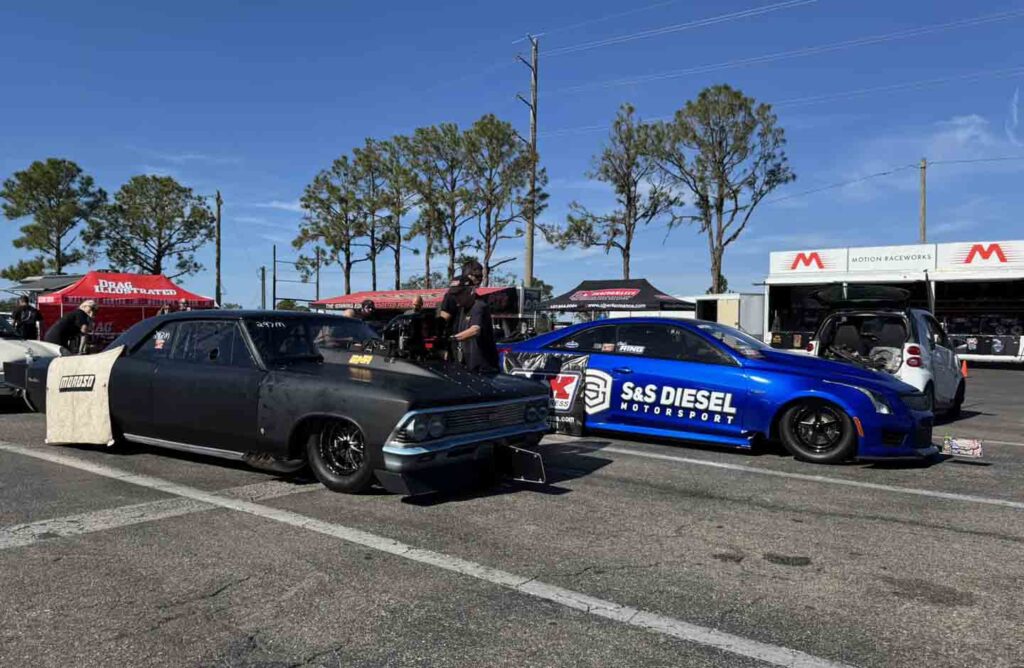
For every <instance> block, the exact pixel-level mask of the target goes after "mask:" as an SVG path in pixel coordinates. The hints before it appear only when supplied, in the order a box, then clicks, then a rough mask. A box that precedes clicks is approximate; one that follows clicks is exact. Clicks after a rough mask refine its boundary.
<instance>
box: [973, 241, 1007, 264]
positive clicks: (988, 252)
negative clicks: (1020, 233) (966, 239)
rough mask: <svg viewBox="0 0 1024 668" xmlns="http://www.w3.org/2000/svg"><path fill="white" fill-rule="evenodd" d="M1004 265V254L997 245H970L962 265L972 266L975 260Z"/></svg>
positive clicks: (1001, 248)
mask: <svg viewBox="0 0 1024 668" xmlns="http://www.w3.org/2000/svg"><path fill="white" fill-rule="evenodd" d="M993 257H995V261H996V262H1000V263H1002V264H1006V262H1007V259H1006V253H1005V252H1004V251H1003V247H1002V246H1000V245H999V244H971V249H970V250H969V251H967V255H965V256H964V264H973V263H974V261H975V260H976V259H979V258H980V259H982V260H990V259H992V258H993Z"/></svg>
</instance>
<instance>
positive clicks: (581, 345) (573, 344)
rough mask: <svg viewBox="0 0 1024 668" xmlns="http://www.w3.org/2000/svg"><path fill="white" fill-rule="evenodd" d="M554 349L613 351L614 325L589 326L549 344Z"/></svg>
mask: <svg viewBox="0 0 1024 668" xmlns="http://www.w3.org/2000/svg"><path fill="white" fill-rule="evenodd" d="M551 347H552V348H554V349H556V350H567V351H569V352H579V353H610V352H614V351H615V325H602V326H600V327H590V328H588V329H585V330H583V331H582V332H577V333H575V334H573V335H571V336H567V337H565V338H564V339H560V340H558V341H556V342H555V343H553V344H552V345H551Z"/></svg>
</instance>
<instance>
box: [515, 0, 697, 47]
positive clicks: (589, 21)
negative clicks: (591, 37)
mask: <svg viewBox="0 0 1024 668" xmlns="http://www.w3.org/2000/svg"><path fill="white" fill-rule="evenodd" d="M680 1H681V0H667V1H666V2H656V3H654V4H653V5H646V6H644V7H637V8H636V9H629V10H626V11H624V12H616V13H614V14H606V15H605V16H600V17H598V18H596V19H587V20H586V21H580V22H578V23H571V24H569V25H565V26H561V27H558V28H549V29H548V30H543V31H540V32H535V33H531V34H532V35H533V36H534V37H545V36H547V35H553V34H555V33H559V32H567V31H569V30H575V29H577V28H583V27H584V26H589V25H593V24H595V23H604V22H605V21H611V20H612V19H620V18H622V17H624V16H631V15H633V14H639V13H641V12H646V11H650V10H652V9H657V8H659V7H667V6H668V5H675V4H678V3H679V2H680ZM525 40H526V38H525V37H521V38H519V39H517V40H515V41H514V42H512V43H513V44H518V43H520V42H523V41H525Z"/></svg>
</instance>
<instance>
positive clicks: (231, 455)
mask: <svg viewBox="0 0 1024 668" xmlns="http://www.w3.org/2000/svg"><path fill="white" fill-rule="evenodd" d="M124 437H125V439H126V440H129V441H135V442H136V443H142V444H143V445H152V446H155V447H158V448H167V449H168V450H178V451H180V452H191V453H192V454H196V455H207V456H210V457H220V458H221V459H233V460H235V461H239V462H240V461H244V460H245V453H243V452H236V451H234V450H221V449H220V448H208V447H206V446H204V445H191V444H189V443H178V442H177V441H165V440H164V439H162V438H152V437H150V436H138V435H136V434H125V435H124Z"/></svg>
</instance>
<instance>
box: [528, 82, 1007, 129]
mask: <svg viewBox="0 0 1024 668" xmlns="http://www.w3.org/2000/svg"><path fill="white" fill-rule="evenodd" d="M1021 74H1024V65H1018V66H1015V67H1006V68H1001V69H995V70H980V71H978V72H971V73H969V74H960V75H956V76H951V77H941V78H934V79H919V80H917V81H905V82H902V83H895V84H887V85H885V86H873V87H870V88H854V89H852V90H847V91H839V92H836V93H824V94H821V95H808V96H804V97H795V98H789V99H786V100H781V101H779V102H776V103H773V104H772V107H773V108H779V107H794V106H801V105H806V104H819V103H822V102H831V101H834V100H842V99H847V98H851V97H859V96H863V95H870V94H872V93H890V92H895V91H900V90H911V89H917V88H926V87H928V86H937V85H941V84H946V83H952V82H955V81H973V80H977V79H982V78H987V77H1008V76H1017V75H1021ZM671 119H672V116H671V115H667V116H655V117H653V118H651V119H649V121H667V120H671ZM609 127H610V125H609V124H608V123H604V124H593V125H579V126H574V127H567V128H559V129H557V130H549V131H547V132H542V133H540V134H541V135H542V136H543V137H562V136H569V135H576V134H586V133H588V132H594V131H598V130H607V129H608V128H609Z"/></svg>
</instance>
